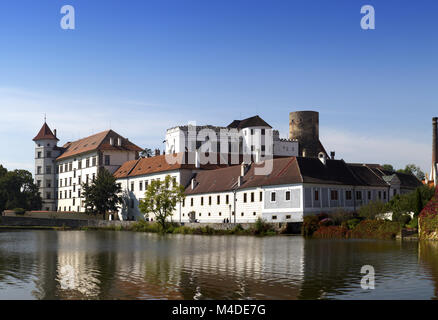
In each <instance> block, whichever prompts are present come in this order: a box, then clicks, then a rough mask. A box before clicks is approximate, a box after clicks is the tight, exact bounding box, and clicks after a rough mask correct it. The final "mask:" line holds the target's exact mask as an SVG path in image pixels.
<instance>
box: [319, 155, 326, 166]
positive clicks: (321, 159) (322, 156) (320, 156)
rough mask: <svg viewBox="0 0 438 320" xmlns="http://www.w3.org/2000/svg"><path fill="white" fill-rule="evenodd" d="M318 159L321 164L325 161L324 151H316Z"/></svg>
mask: <svg viewBox="0 0 438 320" xmlns="http://www.w3.org/2000/svg"><path fill="white" fill-rule="evenodd" d="M318 159H319V160H320V161H321V162H322V164H323V165H325V164H326V163H327V157H326V155H325V153H324V152H320V153H318Z"/></svg>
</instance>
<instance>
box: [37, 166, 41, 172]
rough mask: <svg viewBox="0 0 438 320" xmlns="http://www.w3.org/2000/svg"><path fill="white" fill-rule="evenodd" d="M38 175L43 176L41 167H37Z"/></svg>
mask: <svg viewBox="0 0 438 320" xmlns="http://www.w3.org/2000/svg"><path fill="white" fill-rule="evenodd" d="M37 174H41V167H40V166H38V167H37Z"/></svg>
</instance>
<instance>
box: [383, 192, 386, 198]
mask: <svg viewBox="0 0 438 320" xmlns="http://www.w3.org/2000/svg"><path fill="white" fill-rule="evenodd" d="M383 199H385V200H386V191H383Z"/></svg>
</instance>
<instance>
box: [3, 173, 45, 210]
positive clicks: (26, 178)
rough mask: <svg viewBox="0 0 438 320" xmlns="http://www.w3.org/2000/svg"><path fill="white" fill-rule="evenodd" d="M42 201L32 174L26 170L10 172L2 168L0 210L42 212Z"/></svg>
mask: <svg viewBox="0 0 438 320" xmlns="http://www.w3.org/2000/svg"><path fill="white" fill-rule="evenodd" d="M41 206H42V199H41V196H40V195H39V193H38V186H37V185H35V183H34V181H33V178H32V174H31V173H30V172H29V171H26V170H14V171H8V170H6V169H5V168H3V166H0V210H5V209H14V208H23V209H26V210H40V209H41Z"/></svg>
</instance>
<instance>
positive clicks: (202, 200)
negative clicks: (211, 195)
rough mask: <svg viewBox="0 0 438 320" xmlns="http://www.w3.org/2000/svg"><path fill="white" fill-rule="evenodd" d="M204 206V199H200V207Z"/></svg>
mask: <svg viewBox="0 0 438 320" xmlns="http://www.w3.org/2000/svg"><path fill="white" fill-rule="evenodd" d="M203 205H204V197H201V206H203Z"/></svg>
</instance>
